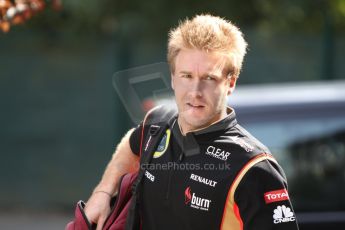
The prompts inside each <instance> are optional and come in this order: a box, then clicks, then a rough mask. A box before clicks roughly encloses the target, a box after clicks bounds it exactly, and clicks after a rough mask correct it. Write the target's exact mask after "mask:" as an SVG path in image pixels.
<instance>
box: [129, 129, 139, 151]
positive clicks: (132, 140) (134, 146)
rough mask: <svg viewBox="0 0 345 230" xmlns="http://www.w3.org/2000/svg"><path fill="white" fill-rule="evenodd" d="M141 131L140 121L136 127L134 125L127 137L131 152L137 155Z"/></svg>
mask: <svg viewBox="0 0 345 230" xmlns="http://www.w3.org/2000/svg"><path fill="white" fill-rule="evenodd" d="M141 131H142V123H140V124H139V125H138V126H137V127H135V129H134V131H133V132H132V134H131V136H130V137H129V146H130V147H131V150H132V152H133V153H135V154H136V155H138V156H139V154H140V138H141Z"/></svg>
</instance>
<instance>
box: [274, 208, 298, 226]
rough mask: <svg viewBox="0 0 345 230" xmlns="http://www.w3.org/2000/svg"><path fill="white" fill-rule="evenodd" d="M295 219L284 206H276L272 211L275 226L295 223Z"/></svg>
mask: <svg viewBox="0 0 345 230" xmlns="http://www.w3.org/2000/svg"><path fill="white" fill-rule="evenodd" d="M295 219H296V218H295V217H294V214H293V212H292V211H291V209H290V208H289V207H286V206H285V205H282V206H278V207H277V208H276V209H274V211H273V223H275V224H279V223H285V222H290V221H295Z"/></svg>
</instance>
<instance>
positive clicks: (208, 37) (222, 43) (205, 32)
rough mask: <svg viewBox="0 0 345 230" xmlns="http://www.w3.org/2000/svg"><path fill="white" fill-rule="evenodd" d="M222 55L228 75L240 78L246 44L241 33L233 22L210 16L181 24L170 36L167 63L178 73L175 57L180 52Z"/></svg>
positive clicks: (202, 16) (201, 16) (198, 16)
mask: <svg viewBox="0 0 345 230" xmlns="http://www.w3.org/2000/svg"><path fill="white" fill-rule="evenodd" d="M183 48H186V49H198V50H203V51H206V52H219V53H221V54H224V55H225V56H226V57H227V69H228V74H230V75H232V76H235V77H238V75H239V73H240V71H241V68H242V62H243V58H244V55H245V54H246V48H247V43H246V41H245V40H244V38H243V35H242V32H241V31H240V30H239V28H238V27H236V26H235V25H234V24H232V23H231V22H230V21H227V20H225V19H222V18H220V17H217V16H212V15H209V14H203V15H197V16H195V17H194V18H193V19H191V20H189V19H186V20H185V21H183V22H180V24H179V26H178V27H176V28H174V29H172V30H171V31H170V33H169V41H168V63H169V65H170V69H171V72H172V73H174V71H175V58H176V56H177V55H178V53H179V52H180V50H181V49H183Z"/></svg>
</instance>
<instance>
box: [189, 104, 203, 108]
mask: <svg viewBox="0 0 345 230" xmlns="http://www.w3.org/2000/svg"><path fill="white" fill-rule="evenodd" d="M187 106H188V107H190V108H193V109H202V108H204V107H205V106H204V105H200V104H194V103H187Z"/></svg>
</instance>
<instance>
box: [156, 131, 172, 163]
mask: <svg viewBox="0 0 345 230" xmlns="http://www.w3.org/2000/svg"><path fill="white" fill-rule="evenodd" d="M170 133H171V132H170V129H167V131H166V132H165V134H164V136H163V138H162V140H161V142H160V143H159V145H158V147H157V149H156V152H155V153H154V154H153V158H158V157H161V156H162V155H163V154H164V153H165V151H166V150H167V148H168V146H169V141H170Z"/></svg>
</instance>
